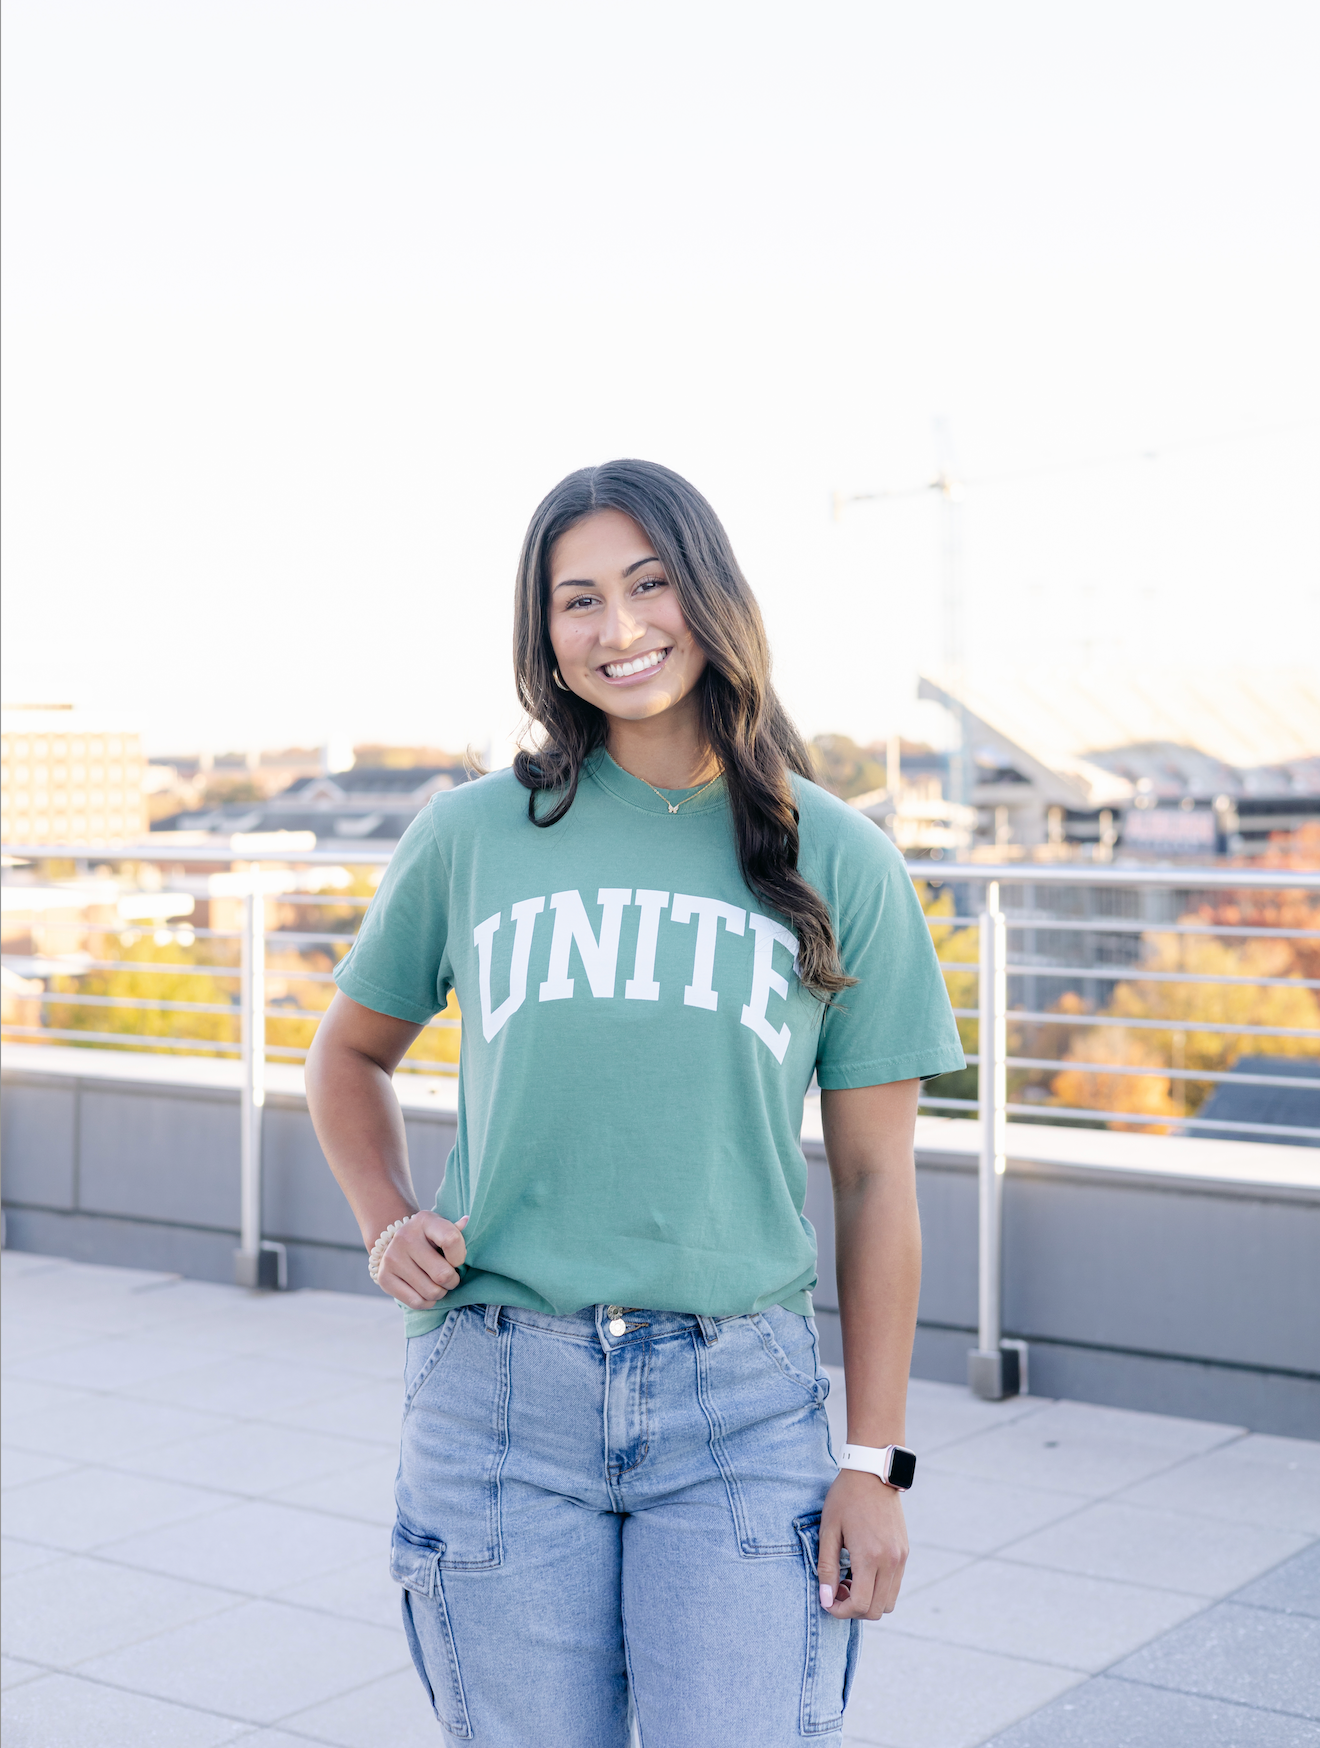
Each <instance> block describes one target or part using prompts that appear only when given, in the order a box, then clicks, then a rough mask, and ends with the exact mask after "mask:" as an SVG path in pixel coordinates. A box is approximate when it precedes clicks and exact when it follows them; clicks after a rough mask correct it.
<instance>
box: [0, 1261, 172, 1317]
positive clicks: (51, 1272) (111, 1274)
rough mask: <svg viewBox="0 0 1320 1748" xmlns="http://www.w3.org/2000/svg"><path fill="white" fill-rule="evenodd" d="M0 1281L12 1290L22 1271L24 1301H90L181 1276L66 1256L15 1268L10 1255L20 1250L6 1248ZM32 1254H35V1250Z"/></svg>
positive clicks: (118, 1297)
mask: <svg viewBox="0 0 1320 1748" xmlns="http://www.w3.org/2000/svg"><path fill="white" fill-rule="evenodd" d="M3 1254H4V1257H5V1259H6V1261H5V1267H4V1269H3V1272H0V1285H2V1286H3V1290H4V1291H6V1292H7V1291H8V1290H9V1287H10V1282H11V1279H12V1278H13V1277H14V1276H17V1275H21V1276H22V1277H23V1279H22V1290H23V1301H24V1303H25V1304H28V1305H44V1304H53V1305H86V1304H90V1303H91V1302H92V1301H94V1300H106V1301H112V1300H124V1299H129V1298H131V1297H132V1296H133V1295H134V1294H135V1293H137V1292H138V1291H139V1290H140V1289H141V1288H143V1287H147V1288H151V1287H160V1286H164V1285H165V1284H167V1283H168V1282H170V1281H175V1280H177V1279H178V1278H179V1277H178V1276H177V1275H172V1274H168V1273H165V1272H163V1271H161V1270H159V1269H127V1268H119V1267H117V1266H116V1265H115V1264H114V1263H97V1262H69V1261H68V1260H67V1259H66V1258H65V1257H62V1256H48V1257H45V1258H43V1259H42V1260H43V1261H44V1263H45V1265H46V1266H45V1267H44V1268H39V1267H35V1266H34V1267H32V1268H28V1269H22V1268H20V1269H11V1268H10V1266H9V1262H8V1259H9V1258H10V1257H11V1256H17V1255H18V1254H20V1253H19V1252H17V1251H10V1250H6V1251H5V1252H4V1253H3ZM30 1254H32V1255H34V1256H35V1254H36V1253H35V1252H31V1253H30Z"/></svg>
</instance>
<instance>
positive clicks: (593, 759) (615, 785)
mask: <svg viewBox="0 0 1320 1748" xmlns="http://www.w3.org/2000/svg"><path fill="white" fill-rule="evenodd" d="M582 769H583V771H584V772H585V773H586V774H587V776H589V777H591V778H593V779H594V780H595V781H596V782H597V783H599V784H600V786H601V788H602V789H605V790H607V791H608V792H609V794H611V795H614V796H616V797H617V798H618V799H619V800H620V801H626V802H628V803H629V805H630V806H632V807H637V808H640V809H641V811H642V812H643V813H651V814H656V815H658V816H660V817H661V818H666V817H668V818H672V819H692V818H695V816H696V815H697V814H701V813H714V812H716V811H717V810H718V809H720V808H722V807H724V806H726V805H727V794H726V790H725V786H724V778H723V777H721V778H720V779H719V780H718V782H715V783H713V784H712V785H711V786H710V788H709V789H707V791H706V793H705V794H704V795H703V796H701V798H700V799H699V800H693V801H689V802H688V803H687V805H686V806H685V807H684V808H683V809H682V811H681V812H679V813H675V814H667V812H666V808H665V804H664V802H663V801H662V800H661V796H667V797H668V799H669V800H670V801H680V802H681V801H682V799H683V797H684V796H685V795H692V796H695V795H696V793H697V791H698V790H699V789H700V788H701V787H702V785H701V784H700V783H694V784H692V785H691V787H690V788H687V789H661V788H660V786H659V784H657V785H656V788H655V789H652V787H651V786H650V784H649V783H643V782H642V780H641V778H640V777H634V776H632V775H631V773H630V772H628V771H625V770H624V768H623V766H622V765H616V764H615V762H614V760H613V759H612V758H611V757H610V755H609V753H608V752H606V750H605V748H604V747H597V749H596V751H595V752H594V753H590V754H589V755H588V756H587V758H586V759H585V760H584V761H583V765H582ZM657 790H659V793H657Z"/></svg>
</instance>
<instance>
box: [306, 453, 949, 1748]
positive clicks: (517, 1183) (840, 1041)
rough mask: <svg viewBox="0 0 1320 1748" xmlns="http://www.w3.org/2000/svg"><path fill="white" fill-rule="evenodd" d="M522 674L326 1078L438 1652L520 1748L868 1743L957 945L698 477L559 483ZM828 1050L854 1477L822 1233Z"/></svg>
mask: <svg viewBox="0 0 1320 1748" xmlns="http://www.w3.org/2000/svg"><path fill="white" fill-rule="evenodd" d="M515 666H516V672H517V683H518V691H519V695H520V697H521V699H522V702H523V704H524V705H525V707H526V709H527V712H528V715H529V716H530V718H531V719H532V721H533V722H534V723H535V724H537V725H538V726H539V731H540V734H539V744H538V746H537V749H536V750H535V751H532V752H523V753H521V754H520V755H519V757H518V759H517V760H516V762H515V764H514V767H513V770H512V771H507V772H506V771H501V772H497V773H495V774H493V775H491V776H487V777H484V778H482V779H481V780H480V781H479V782H474V783H471V784H468V785H465V786H464V787H462V788H460V789H457V790H454V791H451V792H449V793H447V794H444V795H440V796H437V797H435V799H434V800H433V801H432V802H431V804H430V806H429V807H427V808H426V809H425V810H424V811H423V813H422V814H421V815H419V817H418V818H417V819H416V820H415V821H414V822H413V824H412V825H411V826H410V827H409V829H408V831H407V833H406V834H405V836H404V838H403V840H402V842H401V843H400V845H399V848H398V851H397V852H396V854H395V857H394V859H393V861H392V862H391V864H390V868H389V871H388V873H387V875H386V877H385V879H384V881H383V882H382V884H381V887H380V891H379V893H378V894H377V896H376V898H375V900H374V901H373V903H372V906H371V909H370V910H369V912H368V913H367V917H366V919H365V921H364V923H363V927H362V931H361V934H360V935H359V937H358V940H357V942H356V944H355V945H354V947H353V950H352V952H351V953H350V954H349V955H348V956H347V958H346V959H345V960H344V961H343V962H342V964H341V965H340V967H339V970H338V972H337V973H336V976H337V979H338V982H339V993H338V994H337V995H336V997H335V1000H334V1003H333V1005H332V1006H331V1008H330V1011H329V1013H328V1014H327V1016H326V1018H325V1020H324V1021H323V1022H322V1025H321V1027H320V1030H319V1032H318V1034H317V1040H316V1045H315V1048H314V1050H313V1051H312V1053H311V1056H310V1058H309V1060H308V1064H307V1088H308V1097H309V1100H310V1103H311V1108H312V1114H313V1117H314V1120H315V1123H316V1128H317V1133H318V1135H319V1136H320V1139H321V1142H322V1145H323V1147H324V1149H325V1153H326V1157H327V1158H328V1159H329V1161H330V1164H331V1166H332V1168H333V1170H334V1172H335V1175H336V1177H337V1178H338V1180H339V1182H340V1184H341V1185H342V1187H343V1189H344V1193H345V1194H346V1195H347V1197H348V1199H349V1201H350V1203H351V1204H352V1207H353V1211H354V1213H355V1215H356V1216H357V1219H358V1223H359V1225H360V1227H361V1230H362V1236H363V1240H364V1243H365V1244H366V1246H367V1248H368V1250H369V1251H370V1252H371V1262H370V1266H371V1271H372V1275H373V1278H375V1279H376V1280H377V1281H378V1284H379V1285H380V1287H381V1288H382V1289H383V1290H384V1291H385V1292H387V1293H389V1294H391V1295H392V1296H393V1297H394V1298H395V1299H396V1300H398V1301H399V1302H400V1303H401V1304H402V1305H403V1306H404V1307H406V1311H407V1317H406V1325H407V1331H408V1353H407V1362H406V1372H405V1379H406V1406H405V1411H404V1423H403V1445H402V1457H401V1462H400V1467H399V1477H398V1483H397V1490H396V1497H397V1504H398V1521H397V1525H396V1528H395V1532H394V1541H393V1552H392V1570H393V1574H394V1577H395V1578H396V1579H397V1580H398V1581H399V1583H400V1584H401V1585H402V1586H403V1611H404V1623H405V1627H406V1630H407V1633H408V1637H409V1642H410V1645H411V1647H412V1652H413V1658H414V1661H415V1662H416V1664H417V1669H418V1673H419V1674H420V1675H421V1677H422V1680H423V1682H424V1683H425V1685H426V1686H427V1688H428V1691H429V1693H430V1696H431V1699H432V1703H433V1705H434V1707H435V1711H436V1715H437V1716H438V1718H439V1720H440V1722H441V1724H442V1725H443V1726H444V1727H445V1729H446V1730H447V1731H448V1733H449V1735H450V1736H451V1737H453V1738H455V1739H457V1740H462V1741H472V1742H474V1743H477V1744H482V1745H489V1748H621V1745H622V1744H623V1743H624V1742H625V1741H626V1740H627V1736H628V1730H629V1717H630V1713H631V1714H632V1715H633V1716H634V1717H635V1720H636V1728H637V1732H638V1736H639V1738H640V1741H641V1743H642V1745H643V1748H707V1745H709V1748H715V1745H716V1744H719V1748H728V1745H729V1744H736V1745H737V1748H788V1745H789V1744H790V1743H794V1742H800V1741H801V1740H802V1739H803V1738H809V1739H815V1740H816V1741H818V1742H823V1743H826V1744H837V1743H838V1742H839V1741H840V1740H841V1736H840V1730H841V1720H842V1714H843V1708H844V1705H845V1703H846V1699H847V1691H848V1687H849V1684H850V1682H851V1679H852V1672H853V1668H854V1665H855V1662H856V1656H857V1652H858V1649H859V1646H860V1635H861V1623H862V1622H863V1621H864V1620H879V1619H880V1617H881V1616H882V1615H883V1614H885V1613H887V1612H888V1611H889V1610H890V1609H892V1608H893V1606H894V1601H895V1598H896V1596H897V1594H898V1587H899V1584H900V1582H901V1579H902V1573H903V1565H904V1561H905V1559H906V1556H907V1538H906V1534H905V1531H904V1527H903V1512H902V1506H901V1503H900V1492H899V1487H900V1486H901V1485H903V1484H905V1483H906V1482H908V1481H910V1478H911V1477H910V1467H911V1464H910V1461H909V1456H908V1454H907V1453H904V1452H903V1451H902V1448H901V1447H902V1445H903V1431H904V1428H903V1416H904V1401H905V1395H906V1384H907V1371H908V1364H909V1360H910V1357H911V1346H912V1338H913V1331H914V1328H915V1321H916V1306H917V1290H918V1283H919V1278H920V1245H921V1241H920V1231H919V1227H918V1221H917V1205H916V1195H915V1184H914V1168H913V1128H914V1122H915V1115H916V1106H917V1089H918V1081H919V1077H921V1076H925V1075H932V1074H937V1073H943V1072H947V1071H949V1070H952V1069H956V1068H959V1067H961V1066H962V1060H963V1059H962V1053H961V1051H960V1049H959V1045H958V1038H957V1032H956V1029H955V1027H954V1024H953V1019H952V1015H951V1012H950V1008H949V1003H948V999H947V996H946V995H945V992H944V987H943V983H942V980H941V977H940V973H939V970H938V967H937V964H936V960H935V956H934V952H933V950H932V947H931V943H930V939H929V935H928V933H927V930H926V926H925V922H924V919H923V917H922V914H921V909H920V906H919V905H918V903H917V899H916V896H915V894H914V892H913V888H912V884H911V881H910V880H909V878H908V875H907V872H906V870H905V868H904V865H903V863H902V860H901V859H900V857H899V856H898V854H897V852H896V851H895V850H894V849H893V847H892V846H891V845H890V843H889V842H888V840H887V839H886V838H885V837H884V835H883V834H882V833H881V832H879V831H877V830H876V828H875V827H874V826H873V825H872V824H871V822H870V821H869V820H867V819H865V818H864V817H863V816H862V815H860V814H858V813H856V812H855V811H853V810H852V809H850V808H848V807H846V806H844V805H843V804H842V803H841V802H839V801H837V800H835V799H834V798H833V797H832V796H830V795H828V794H826V793H825V791H824V790H822V789H820V788H818V787H817V786H816V785H815V784H814V783H813V782H812V780H811V772H810V766H809V763H808V759H807V754H806V750H805V748H804V746H803V743H802V741H801V739H800V737H799V736H798V734H797V732H796V730H795V729H794V728H793V726H792V725H791V723H790V722H789V721H788V719H787V717H786V716H785V714H784V712H783V709H782V708H781V706H780V704H779V702H778V700H777V699H776V697H775V694H774V692H773V690H772V689H771V686H770V679H769V671H770V660H769V651H768V649H767V645H766V640H765V633H764V630H763V627H762V624H761V619H760V614H759V612H758V610H757V607H756V603H755V601H754V599H753V597H752V594H751V592H750V590H749V589H748V586H747V583H746V582H745V580H744V578H743V576H742V574H741V572H740V571H739V569H738V565H737V562H736V560H735V558H734V556H733V552H732V550H731V548H730V546H729V541H728V537H727V536H726V534H725V532H724V529H723V528H722V526H721V525H720V522H719V520H718V519H717V517H716V516H715V513H714V512H713V510H712V509H711V508H710V506H709V505H708V504H707V503H706V501H705V499H704V498H702V497H701V496H700V495H699V494H698V493H697V492H696V491H695V490H694V489H693V488H692V487H691V486H690V485H688V484H687V482H686V481H684V480H682V479H680V478H679V477H678V475H676V474H674V473H671V472H669V470H668V469H666V468H662V467H658V466H655V465H654V464H651V463H648V462H640V461H618V462H612V463H610V464H608V465H607V466H604V467H596V468H584V469H582V470H581V471H580V472H578V473H575V474H571V475H570V476H569V477H568V478H567V479H566V480H564V481H562V482H561V484H560V485H558V486H557V487H556V488H555V489H554V491H552V492H551V493H550V495H549V497H547V498H546V500H545V502H544V503H543V504H542V505H541V506H540V508H539V509H538V510H537V512H536V514H535V516H534V517H533V518H532V523H531V527H530V528H529V530H528V533H527V539H526V542H525V544H524V547H523V552H522V558H521V562H520V567H519V575H518V585H517V601H516V632H515ZM450 989H455V990H456V991H457V993H458V999H459V1002H460V1004H461V1007H462V1010H463V1015H464V1022H463V1045H462V1058H461V1073H460V1080H459V1107H458V1138H457V1143H456V1146H455V1148H454V1151H453V1153H452V1154H451V1156H450V1159H449V1163H448V1168H447V1171H446V1174H445V1180H444V1184H443V1187H442V1189H441V1191H440V1195H439V1197H438V1201H437V1207H436V1210H435V1211H434V1212H432V1211H429V1210H428V1211H424V1212H419V1211H418V1208H417V1201H416V1198H415V1196H414V1193H413V1186H412V1180H411V1177H410V1175H409V1169H408V1157H407V1148H406V1144H405V1139H404V1127H403V1122H402V1119H401V1116H400V1111H399V1106H398V1104H397V1102H396V1100H395V1098H394V1095H393V1091H392V1089H391V1084H390V1076H391V1074H392V1072H393V1070H394V1069H395V1067H396V1066H397V1064H398V1062H399V1059H400V1058H401V1057H402V1056H403V1054H404V1052H405V1051H406V1050H407V1048H408V1046H409V1045H410V1044H411V1043H412V1041H413V1040H414V1038H416V1036H417V1034H418V1031H419V1029H420V1028H421V1027H422V1026H423V1025H425V1023H426V1022H427V1020H429V1019H430V1018H431V1017H432V1015H434V1014H435V1013H436V1012H438V1011H439V1010H440V1009H441V1008H442V1007H443V1006H444V1005H445V1002H446V999H447V997H448V993H449V991H450ZM813 1072H814V1073H815V1074H816V1076H817V1077H818V1079H819V1082H820V1086H821V1088H822V1089H823V1090H822V1095H821V1102H822V1113H823V1120H824V1129H825V1143H826V1152H827V1154H828V1158H829V1165H830V1170H831V1173H832V1175H833V1182H834V1195H835V1209H836V1231H837V1239H836V1244H837V1269H838V1288H839V1307H840V1314H841V1318H842V1327H843V1344H844V1367H845V1373H846V1379H847V1395H848V1402H847V1406H848V1437H849V1440H850V1441H851V1442H850V1445H849V1447H848V1448H847V1450H846V1451H845V1452H844V1466H843V1467H841V1468H840V1467H839V1466H838V1465H836V1461H835V1457H834V1454H833V1452H832V1450H831V1447H830V1440H829V1430H828V1425H827V1420H826V1414H825V1408H824V1398H825V1394H826V1391H827V1389H828V1382H827V1380H826V1378H825V1376H824V1374H823V1373H822V1371H821V1368H820V1365H819V1362H818V1357H817V1347H816V1333H815V1326H814V1324H813V1322H812V1319H811V1296H810V1295H811V1289H812V1287H813V1286H814V1284H815V1281H816V1254H815V1236H814V1233H813V1232H812V1229H811V1227H810V1225H809V1224H808V1222H807V1221H806V1220H805V1219H803V1217H802V1207H803V1200H804V1196H805V1191H806V1179H807V1168H806V1163H805V1160H804V1158H803V1155H802V1151H801V1148H800V1146H799V1144H798V1135H799V1130H800V1126H801V1120H802V1107H803V1098H804V1096H805V1093H806V1090H807V1087H808V1085H809V1084H810V1081H811V1078H812V1074H813ZM894 1448H897V1450H898V1453H899V1454H898V1455H897V1456H895V1455H894V1454H893V1449H894ZM845 1550H846V1554H845ZM848 1562H850V1567H849V1564H848Z"/></svg>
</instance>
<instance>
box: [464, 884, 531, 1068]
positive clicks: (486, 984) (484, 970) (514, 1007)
mask: <svg viewBox="0 0 1320 1748" xmlns="http://www.w3.org/2000/svg"><path fill="white" fill-rule="evenodd" d="M544 909H545V899H544V898H524V899H522V900H521V901H520V902H519V903H518V904H515V905H514V907H513V909H512V910H511V911H510V913H509V914H510V915H511V916H512V918H513V920H514V923H515V925H516V928H515V933H514V937H513V958H512V960H511V961H510V963H509V993H508V995H507V996H506V997H505V999H504V1000H503V1001H502V1002H501V1003H500V1005H499V1006H498V1007H497V1008H496V1009H495V1011H494V1012H493V1013H492V1012H491V1006H490V953H491V942H492V941H493V940H494V938H495V931H496V930H497V929H498V928H499V926H500V912H499V911H496V912H495V915H494V916H488V917H487V918H486V920H485V922H484V923H478V924H477V926H476V928H475V929H473V931H472V939H473V942H474V944H475V945H476V949H477V981H478V983H479V985H480V987H481V1034H482V1037H484V1038H485V1040H486V1042H487V1043H488V1044H489V1043H490V1041H491V1039H492V1038H493V1037H494V1036H495V1034H496V1033H497V1032H498V1031H499V1029H500V1027H501V1026H503V1025H504V1024H505V1022H506V1021H507V1020H508V1019H509V1018H510V1017H511V1016H512V1015H514V1014H516V1013H517V1011H518V1009H519V1008H520V1007H521V1006H522V1004H523V1003H524V1002H525V1001H526V1000H527V961H528V960H529V959H530V958H531V956H532V930H533V929H534V928H535V927H536V919H537V917H538V916H540V914H541V912H542V911H543V910H544Z"/></svg>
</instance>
